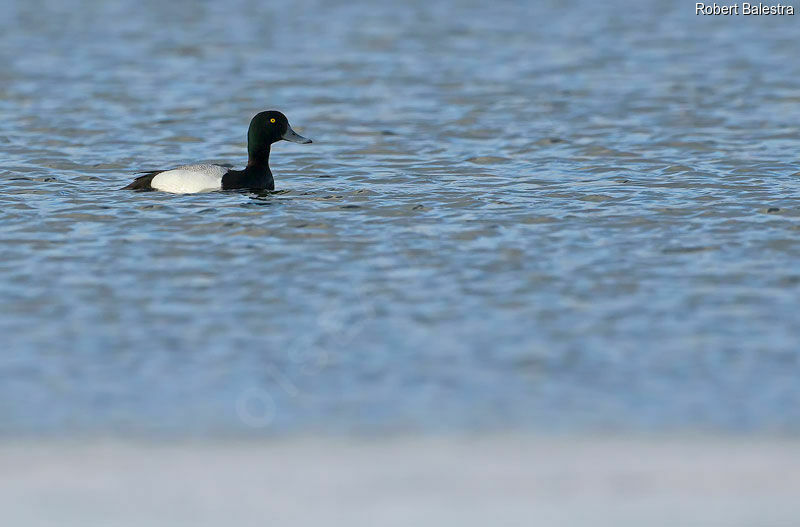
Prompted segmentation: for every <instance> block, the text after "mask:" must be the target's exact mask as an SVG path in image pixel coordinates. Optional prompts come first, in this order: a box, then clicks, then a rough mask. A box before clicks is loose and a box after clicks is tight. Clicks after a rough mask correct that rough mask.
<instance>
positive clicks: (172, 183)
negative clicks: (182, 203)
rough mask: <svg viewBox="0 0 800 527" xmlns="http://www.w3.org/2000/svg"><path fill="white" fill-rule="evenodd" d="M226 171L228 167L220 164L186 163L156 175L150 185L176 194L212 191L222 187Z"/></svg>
mask: <svg viewBox="0 0 800 527" xmlns="http://www.w3.org/2000/svg"><path fill="white" fill-rule="evenodd" d="M226 172H228V169H227V168H225V167H221V166H219V165H184V166H182V167H178V168H173V169H172V170H167V171H166V172H161V173H160V174H158V175H156V177H154V178H153V181H152V182H151V183H150V186H151V187H153V188H154V189H156V190H161V191H164V192H173V193H175V194H191V193H194V192H211V191H214V190H220V189H221V188H222V176H224V175H225V173H226Z"/></svg>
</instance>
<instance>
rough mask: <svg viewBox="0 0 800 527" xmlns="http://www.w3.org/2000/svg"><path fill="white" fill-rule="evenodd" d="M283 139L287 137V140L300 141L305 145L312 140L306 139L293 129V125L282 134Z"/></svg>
mask: <svg viewBox="0 0 800 527" xmlns="http://www.w3.org/2000/svg"><path fill="white" fill-rule="evenodd" d="M281 139H285V140H286V141H291V142H293V143H300V144H303V145H306V144H308V143H310V142H311V139H306V138H305V137H303V136H302V135H300V134H298V133H297V132H295V131H294V130H292V127H291V126H290V127H288V128H286V132H284V134H283V135H282V136H281Z"/></svg>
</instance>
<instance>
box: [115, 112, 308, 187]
mask: <svg viewBox="0 0 800 527" xmlns="http://www.w3.org/2000/svg"><path fill="white" fill-rule="evenodd" d="M278 141H291V142H293V143H300V144H309V143H311V142H312V141H311V139H307V138H305V137H303V136H301V135H300V134H298V133H297V132H295V131H294V130H292V127H291V126H290V125H289V120H288V119H287V118H286V116H285V115H283V114H282V113H281V112H279V111H277V110H267V111H264V112H260V113H258V114H256V116H255V117H253V119H252V120H251V121H250V127H249V128H248V130H247V166H246V167H244V168H243V169H242V170H232V169H231V168H229V167H226V166H223V165H211V164H195V165H182V166H179V167H176V168H172V169H169V170H150V171H147V172H140V174H142V175H141V176H138V177H137V178H136V179H134V180H133V182H132V183H131V184H129V185H127V186H125V187H123V188H122V190H137V191H151V190H159V191H162V192H170V193H174V194H192V193H196V192H213V191H215V190H233V189H249V190H275V180H274V179H273V178H272V171H271V170H270V169H269V151H270V146H272V144H273V143H277V142H278Z"/></svg>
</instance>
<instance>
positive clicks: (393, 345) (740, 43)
mask: <svg viewBox="0 0 800 527" xmlns="http://www.w3.org/2000/svg"><path fill="white" fill-rule="evenodd" d="M528 4H529V3H528V2H503V1H501V2H491V3H487V2H470V1H467V2H449V1H444V0H440V1H439V0H437V1H425V2H423V1H411V2H401V3H396V2H394V3H391V2H368V3H363V4H354V3H351V2H339V1H325V2H322V1H313V0H308V1H306V0H301V1H294V2H289V3H281V4H280V5H275V6H271V5H265V4H264V3H263V2H257V1H249V0H233V1H229V2H224V3H222V2H220V3H216V4H212V3H197V2H188V1H177V2H152V1H145V2H133V1H127V0H126V1H120V2H113V3H106V2H100V1H90V0H87V1H78V0H64V1H58V2H38V1H37V2H14V1H10V2H4V3H3V7H4V9H3V11H4V14H5V16H3V17H2V19H0V63H1V64H2V68H0V161H1V162H0V178H1V179H2V190H0V243H1V244H2V245H0V247H2V258H1V259H0V330H2V335H3V337H2V342H3V346H2V348H3V351H2V352H0V423H1V424H0V431H1V432H3V433H6V434H20V433H23V434H28V433H35V434H38V433H53V432H59V433H60V432H64V431H85V430H100V431H103V432H111V433H113V432H118V431H150V432H152V431H157V432H177V433H195V432H203V433H205V432H209V433H234V434H237V433H243V432H244V433H250V432H256V433H272V432H294V431H301V430H316V429H326V430H361V431H383V430H398V429H402V430H405V429H413V430H439V429H443V428H444V429H451V428H458V429H476V428H477V429H491V428H497V427H499V428H525V429H534V430H548V431H549V430H563V429H567V430H574V429H584V428H592V429H621V430H630V429H645V430H663V429H685V430H690V429H698V428H700V429H707V428H713V429H722V430H756V431H765V430H794V429H796V427H797V424H798V423H799V422H800V421H799V419H800V410H799V409H800V384H798V382H797V378H798V374H799V373H800V346H798V342H800V325H799V324H798V323H799V322H800V320H799V319H800V315H798V313H799V312H800V309H798V308H800V300H798V293H800V271H798V268H797V261H798V258H800V243H799V242H798V236H799V235H800V230H798V229H800V207H799V206H798V197H800V192H798V178H799V177H800V171H799V170H800V168H798V164H797V155H796V152H797V150H798V144H800V86H798V82H797V79H800V62H798V60H797V57H798V55H799V54H800V53H799V52H800V42H798V40H797V18H795V17H696V16H694V9H693V4H692V5H689V4H686V5H680V3H675V5H665V4H663V3H662V2H655V1H637V2H633V1H623V0H616V1H613V2H611V3H607V2H606V3H602V4H597V3H595V2H590V1H586V0H577V1H572V2H567V3H564V2H555V1H553V2H541V3H537V4H536V5H528ZM268 108H278V109H281V110H283V111H284V112H285V113H286V114H287V115H288V117H289V119H290V121H291V123H292V125H293V126H294V127H295V129H296V130H297V131H298V132H299V133H301V134H303V135H305V136H308V137H311V138H312V139H314V141H315V142H314V144H313V145H295V144H289V143H281V144H278V145H276V146H275V147H274V148H273V154H272V169H273V172H274V174H275V180H276V188H277V190H278V191H277V192H276V193H273V194H263V195H257V194H252V193H240V192H229V193H211V194H205V195H189V196H175V195H167V194H161V193H140V194H137V193H131V192H122V191H119V190H118V189H119V188H120V187H122V186H124V185H125V184H127V183H128V182H129V181H130V180H131V179H132V177H133V173H134V172H136V171H137V170H146V169H155V168H169V167H172V166H175V165H178V164H183V163H190V162H226V163H233V164H235V165H241V164H243V162H244V161H245V133H246V128H247V123H248V122H249V119H250V118H251V117H252V115H254V114H255V113H256V112H257V111H260V110H263V109H268Z"/></svg>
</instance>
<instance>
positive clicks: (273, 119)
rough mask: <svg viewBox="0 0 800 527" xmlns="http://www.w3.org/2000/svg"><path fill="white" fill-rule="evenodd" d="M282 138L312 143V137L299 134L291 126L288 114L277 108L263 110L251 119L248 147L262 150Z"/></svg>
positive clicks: (294, 141) (295, 141)
mask: <svg viewBox="0 0 800 527" xmlns="http://www.w3.org/2000/svg"><path fill="white" fill-rule="evenodd" d="M281 139H283V140H285V141H292V142H293V143H303V144H306V143H310V142H311V139H306V138H305V137H303V136H301V135H298V134H297V133H295V131H294V130H292V127H291V126H289V121H288V119H286V116H285V115H283V114H282V113H281V112H279V111H276V110H269V111H267V112H261V113H259V114H257V115H256V116H255V117H253V120H252V121H250V129H249V130H248V131H247V149H248V150H261V149H263V148H264V147H266V146H269V145H271V144H272V143H277V142H278V141H280V140H281Z"/></svg>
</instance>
